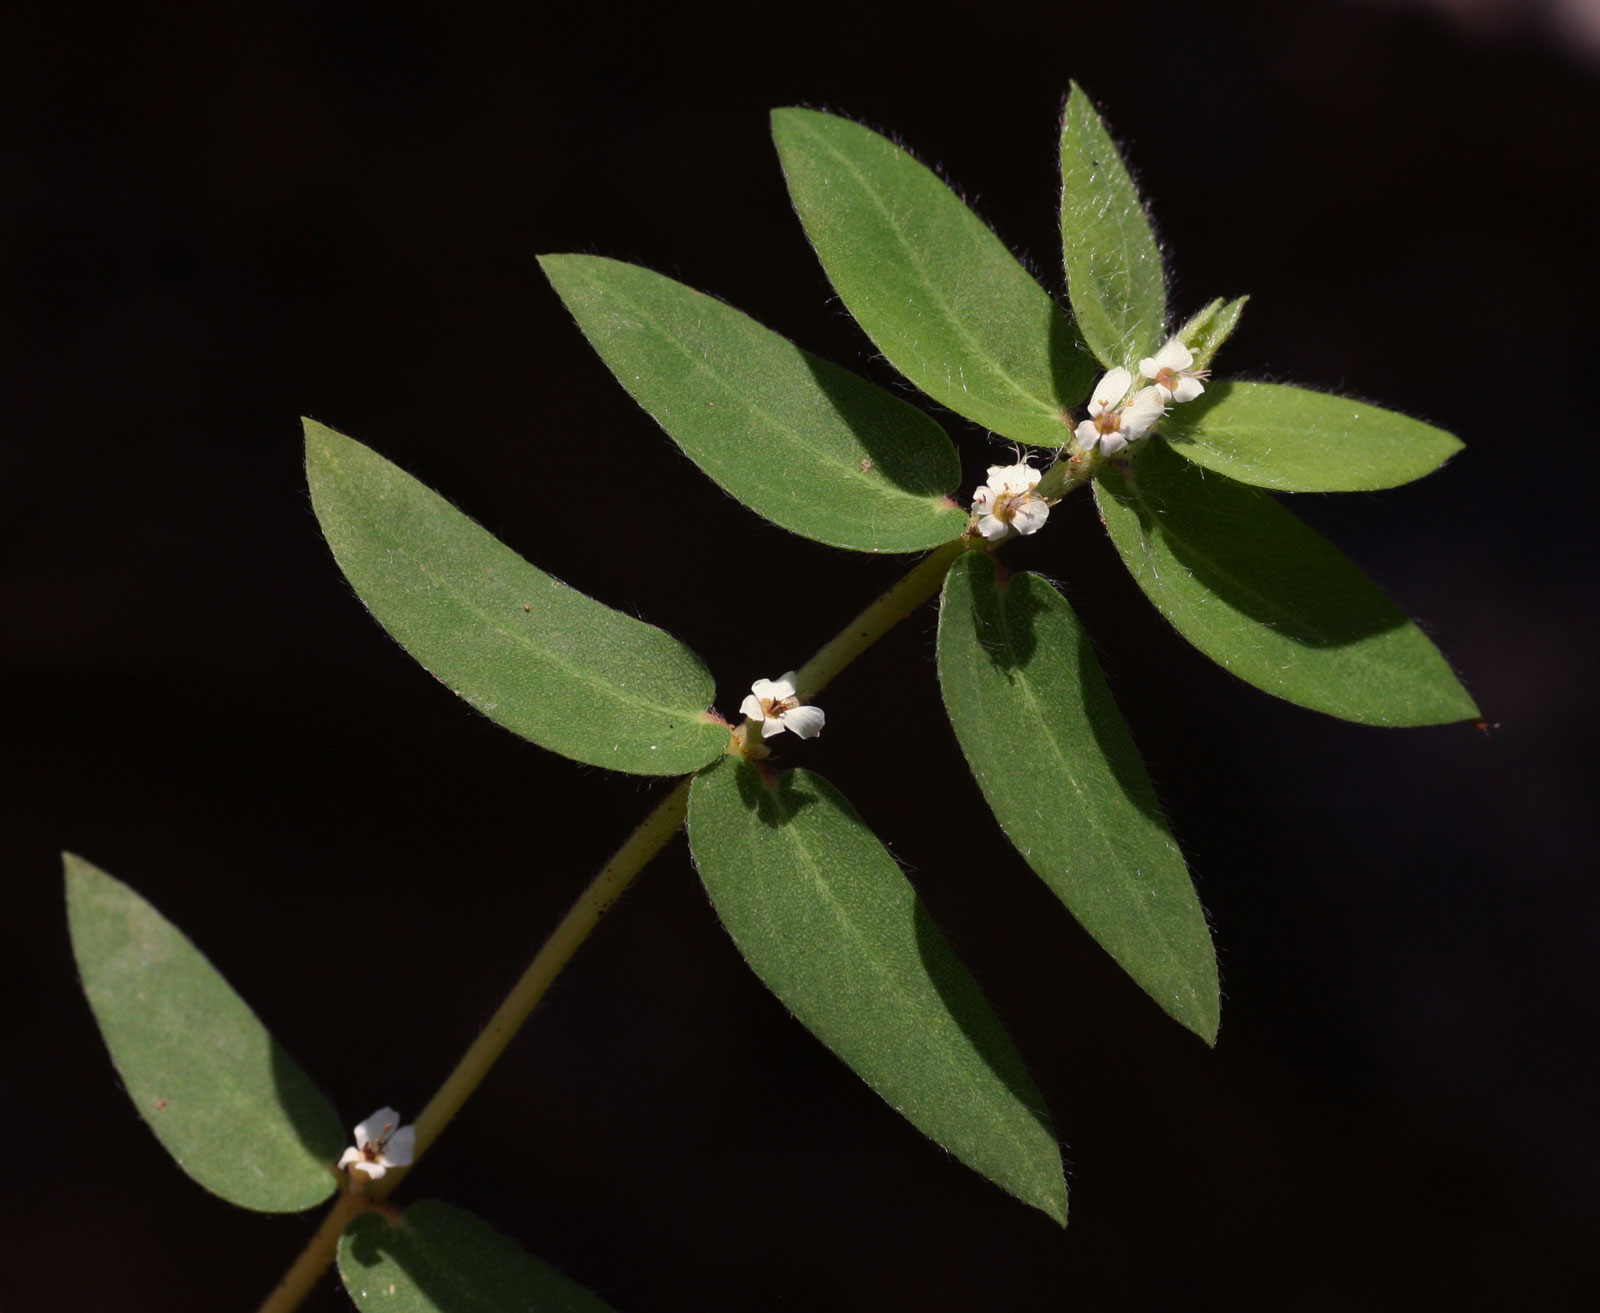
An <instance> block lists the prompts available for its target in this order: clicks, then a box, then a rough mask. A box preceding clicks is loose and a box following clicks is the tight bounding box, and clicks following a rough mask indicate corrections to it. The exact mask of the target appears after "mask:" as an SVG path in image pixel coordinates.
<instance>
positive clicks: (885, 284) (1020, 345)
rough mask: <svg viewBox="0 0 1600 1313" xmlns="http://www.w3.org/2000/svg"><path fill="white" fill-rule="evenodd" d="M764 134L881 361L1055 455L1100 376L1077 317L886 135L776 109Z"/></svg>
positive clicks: (837, 285) (972, 415) (821, 255)
mask: <svg viewBox="0 0 1600 1313" xmlns="http://www.w3.org/2000/svg"><path fill="white" fill-rule="evenodd" d="M772 135H773V140H774V141H775V142H776V143H777V146H778V154H779V156H780V157H781V158H782V161H783V171H784V174H785V176H786V177H787V179H788V182H789V195H790V197H791V198H792V199H793V201H794V207H795V210H796V212H797V213H798V214H799V215H800V222H801V223H802V224H804V225H805V230H806V235H807V236H808V237H809V238H810V239H811V244H812V246H814V247H815V248H816V251H817V257H818V259H820V260H821V261H822V267H823V269H824V270H826V272H827V275H828V280H829V282H831V283H832V284H833V286H834V289H835V290H836V291H837V292H838V293H839V297H840V299H841V300H843V301H844V303H845V305H846V306H848V307H849V310H850V313H851V314H853V315H854V316H855V317H856V319H857V321H858V322H859V323H860V324H861V327H862V328H863V329H865V330H866V333H867V336H868V337H870V338H871V339H872V340H873V342H875V343H876V344H877V346H878V349H879V350H880V351H882V352H883V354H884V355H885V356H887V357H888V359H889V363H890V364H892V365H893V366H894V367H895V368H896V369H898V370H899V371H900V372H901V373H902V374H904V375H905V376H906V377H907V378H908V379H910V380H911V381H912V382H913V383H915V384H916V385H917V386H918V387H919V388H921V389H922V390H923V391H924V392H926V393H927V394H928V395H929V396H930V397H932V398H934V400H936V401H939V402H941V403H942V404H944V405H946V406H948V407H949V408H950V409H951V410H953V411H955V412H956V414H958V415H965V416H966V417H967V418H968V419H970V420H974V421H976V422H977V423H979V424H982V425H983V426H984V427H985V428H987V429H992V430H993V431H994V432H996V433H1000V434H1003V435H1004V436H1005V437H1008V438H1013V439H1015V440H1016V441H1018V442H1026V443H1032V444H1034V445H1036V446H1043V447H1059V446H1061V445H1062V444H1064V443H1065V442H1066V441H1067V440H1068V438H1069V437H1070V429H1069V427H1068V424H1067V418H1066V415H1065V408H1066V407H1068V406H1075V405H1078V404H1079V403H1080V402H1082V401H1083V399H1084V398H1085V397H1086V396H1087V395H1088V393H1089V386H1090V384H1091V383H1092V382H1093V381H1094V362H1093V361H1092V360H1091V359H1090V357H1089V353H1088V350H1087V348H1086V347H1085V346H1084V345H1083V339H1082V338H1081V337H1080V336H1079V334H1078V330H1077V328H1076V327H1074V325H1073V323H1072V320H1071V319H1070V318H1069V317H1068V316H1067V314H1066V313H1065V312H1064V311H1063V310H1062V309H1061V307H1060V306H1058V305H1057V304H1056V303H1055V302H1054V301H1053V300H1051V299H1050V297H1049V296H1048V295H1046V293H1045V291H1044V289H1043V288H1042V287H1040V286H1039V284H1038V283H1037V282H1035V281H1034V279H1033V276H1032V275H1031V274H1030V273H1028V271H1027V270H1026V269H1024V268H1023V267H1022V266H1021V265H1020V264H1019V263H1017V259H1016V257H1015V256H1013V255H1012V254H1011V252H1010V251H1008V250H1007V249H1006V248H1005V245H1004V244H1003V243H1002V242H1001V241H1000V239H999V238H998V237H996V236H995V235H994V233H993V232H991V231H990V230H989V228H988V227H987V226H986V225H985V224H984V222H983V221H982V220H981V219H979V218H978V216H977V215H975V214H974V213H973V212H972V211H971V210H970V209H968V208H967V206H966V204H965V203H964V202H963V201H962V200H961V198H960V197H959V196H957V195H956V194H955V193H954V192H953V191H951V190H950V188H949V187H947V186H945V184H944V183H943V182H941V181H940V180H939V179H938V177H936V176H935V175H934V174H933V173H932V172H931V171H930V170H929V169H927V168H926V167H924V166H923V165H922V164H919V163H918V162H917V161H916V160H915V159H913V158H912V157H911V156H910V155H909V154H907V153H906V152H905V151H903V150H901V149H900V147H898V146H896V145H895V144H894V143H893V142H892V141H890V140H889V139H888V138H887V137H883V136H880V135H879V134H878V133H876V132H873V131H872V130H871V129H869V128H864V127H862V126H861V125H860V124H858V123H852V122H850V120H848V119H842V118H836V117H835V116H834V115H832V114H819V113H817V112H816V111H814V110H808V109H780V110H774V111H773V115H772Z"/></svg>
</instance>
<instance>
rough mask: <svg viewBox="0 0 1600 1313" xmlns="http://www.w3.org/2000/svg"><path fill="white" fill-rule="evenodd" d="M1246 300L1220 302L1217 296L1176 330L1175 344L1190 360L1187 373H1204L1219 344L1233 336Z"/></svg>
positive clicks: (1242, 297)
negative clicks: (1201, 370)
mask: <svg viewBox="0 0 1600 1313" xmlns="http://www.w3.org/2000/svg"><path fill="white" fill-rule="evenodd" d="M1249 299H1250V298H1249V297H1248V296H1241V297H1237V298H1235V299H1234V300H1232V301H1224V300H1223V299H1222V298H1221V297H1220V296H1219V297H1218V298H1217V299H1216V300H1215V301H1213V302H1211V304H1210V305H1207V306H1204V307H1202V308H1201V310H1200V311H1199V313H1197V314H1196V315H1195V316H1194V317H1193V318H1192V319H1190V320H1189V322H1188V323H1186V324H1185V325H1184V326H1183V327H1182V328H1180V329H1179V330H1178V340H1179V341H1180V342H1182V343H1183V344H1184V346H1186V347H1188V348H1189V351H1190V352H1191V353H1192V354H1193V356H1194V364H1193V365H1191V366H1190V368H1191V369H1197V370H1198V369H1207V368H1209V367H1210V365H1211V362H1212V360H1214V359H1215V358H1216V354H1217V352H1218V351H1220V350H1221V349H1222V344H1223V343H1224V342H1226V341H1227V340H1228V339H1229V338H1230V337H1232V336H1233V330H1234V329H1236V328H1237V327H1238V326H1239V316H1240V315H1241V314H1243V313H1244V303H1245V302H1246V301H1248V300H1249Z"/></svg>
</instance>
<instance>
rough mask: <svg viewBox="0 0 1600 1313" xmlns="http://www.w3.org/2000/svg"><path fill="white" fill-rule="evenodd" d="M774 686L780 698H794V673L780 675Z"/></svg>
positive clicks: (790, 671) (789, 671)
mask: <svg viewBox="0 0 1600 1313" xmlns="http://www.w3.org/2000/svg"><path fill="white" fill-rule="evenodd" d="M774 686H775V687H776V688H777V690H778V697H779V698H792V697H793V696H794V671H792V670H788V671H785V672H784V673H783V674H781V675H779V676H778V678H777V681H776V683H775V685H774Z"/></svg>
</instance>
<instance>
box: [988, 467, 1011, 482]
mask: <svg viewBox="0 0 1600 1313" xmlns="http://www.w3.org/2000/svg"><path fill="white" fill-rule="evenodd" d="M1010 468H1011V466H1009V465H991V466H989V482H990V483H998V482H1000V480H1001V479H1003V478H1005V476H1006V471H1007V470H1009V469H1010Z"/></svg>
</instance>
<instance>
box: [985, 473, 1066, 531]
mask: <svg viewBox="0 0 1600 1313" xmlns="http://www.w3.org/2000/svg"><path fill="white" fill-rule="evenodd" d="M1039 478H1040V474H1039V471H1038V470H1036V469H1034V468H1033V466H1032V465H1029V464H1028V462H1027V461H1022V462H1021V463H1020V464H1017V465H991V466H989V482H988V483H986V484H984V485H983V486H982V487H981V488H979V489H978V491H977V492H976V493H974V494H973V498H972V513H973V514H974V515H976V516H977V517H978V532H979V533H981V534H982V535H983V536H984V537H985V538H987V539H988V540H989V541H990V542H997V541H998V540H999V539H1001V538H1004V537H1005V535H1006V530H1007V529H1015V530H1016V531H1017V532H1018V533H1021V534H1029V533H1037V532H1038V531H1039V529H1040V528H1041V527H1042V526H1043V525H1044V522H1045V520H1046V519H1047V518H1048V516H1049V514H1050V504H1049V503H1048V502H1047V501H1045V499H1044V498H1043V497H1041V496H1040V495H1039V494H1038V492H1036V491H1035V489H1037V488H1038V486H1039Z"/></svg>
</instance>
